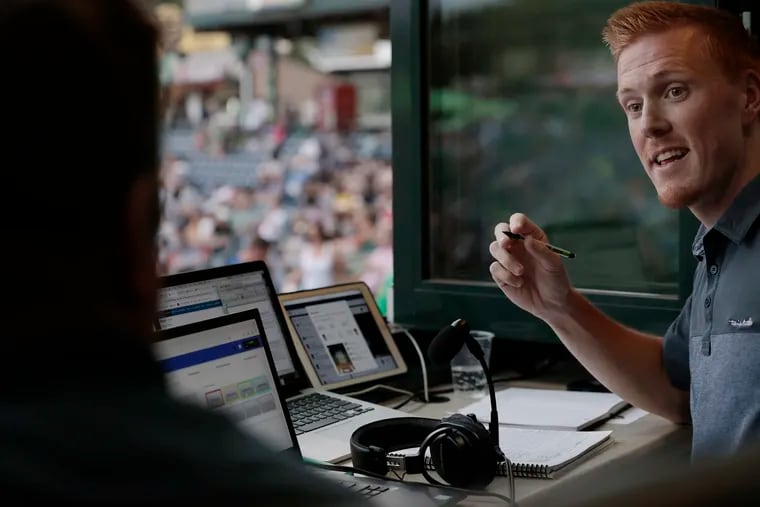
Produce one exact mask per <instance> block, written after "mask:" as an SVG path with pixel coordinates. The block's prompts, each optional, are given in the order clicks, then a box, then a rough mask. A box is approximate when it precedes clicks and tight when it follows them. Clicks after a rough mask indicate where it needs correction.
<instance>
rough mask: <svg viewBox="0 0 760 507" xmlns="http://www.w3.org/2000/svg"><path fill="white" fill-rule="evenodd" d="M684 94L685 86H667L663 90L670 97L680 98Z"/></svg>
mask: <svg viewBox="0 0 760 507" xmlns="http://www.w3.org/2000/svg"><path fill="white" fill-rule="evenodd" d="M685 94H686V88H684V87H683V86H673V87H672V88H668V91H667V92H665V96H666V97H669V98H671V99H678V98H681V97H683V96H684V95H685Z"/></svg>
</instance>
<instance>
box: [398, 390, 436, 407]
mask: <svg viewBox="0 0 760 507" xmlns="http://www.w3.org/2000/svg"><path fill="white" fill-rule="evenodd" d="M430 394H433V393H430ZM423 396H424V393H413V394H411V395H410V396H407V397H406V399H405V400H404V401H402V402H400V403H397V404H396V405H393V406H392V407H391V408H394V409H399V408H401V407H403V406H404V405H406V404H407V403H409V402H411V401H412V400H414V399H415V398H417V399H419V400H420V401H422V403H425V398H424V397H423Z"/></svg>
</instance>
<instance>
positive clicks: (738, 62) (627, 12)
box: [602, 1, 760, 77]
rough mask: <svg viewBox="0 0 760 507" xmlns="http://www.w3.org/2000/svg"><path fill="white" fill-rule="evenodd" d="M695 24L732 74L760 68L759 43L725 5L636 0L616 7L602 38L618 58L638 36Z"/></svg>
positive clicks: (710, 52) (711, 53) (709, 48)
mask: <svg viewBox="0 0 760 507" xmlns="http://www.w3.org/2000/svg"><path fill="white" fill-rule="evenodd" d="M685 26H692V27H696V28H697V29H699V30H701V31H702V32H703V33H704V35H705V38H704V44H705V51H706V52H707V55H708V56H710V57H711V58H713V59H714V60H715V61H716V62H717V63H718V64H720V65H721V66H722V67H723V68H724V70H725V71H726V73H727V74H728V75H729V76H732V77H733V76H737V75H738V74H739V73H740V72H741V71H742V70H746V69H755V70H760V49H759V48H758V43H757V41H756V40H755V39H754V37H752V35H750V33H749V32H748V31H747V30H746V29H745V28H744V25H743V24H742V20H741V18H740V17H739V16H737V15H736V14H733V13H731V12H729V11H726V10H724V9H718V8H715V7H707V6H703V5H689V4H683V3H678V2H656V1H643V2H636V3H633V4H631V5H629V6H627V7H623V8H621V9H618V10H617V11H615V12H614V13H613V14H612V16H610V18H609V19H608V20H607V24H606V26H605V27H604V29H603V30H602V39H603V40H604V42H605V44H607V46H608V47H609V48H610V52H611V53H612V56H613V58H614V59H615V61H616V62H617V60H618V58H619V57H620V53H621V52H622V51H623V50H624V49H625V48H627V47H628V46H630V45H631V44H633V43H634V42H635V41H636V40H637V39H638V38H639V37H641V36H644V35H649V34H654V33H659V32H665V31H667V30H671V29H673V28H681V27H685Z"/></svg>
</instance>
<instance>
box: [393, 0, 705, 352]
mask: <svg viewBox="0 0 760 507" xmlns="http://www.w3.org/2000/svg"><path fill="white" fill-rule="evenodd" d="M429 3H430V0H391V8H390V26H391V44H392V61H393V64H392V66H391V103H392V104H391V105H392V118H393V133H392V136H393V214H394V221H393V222H394V233H393V245H394V246H393V254H394V255H393V257H394V286H393V298H394V320H395V322H397V323H399V324H402V325H405V326H409V327H411V328H416V329H424V330H436V329H439V328H440V327H442V326H445V325H447V324H449V323H450V322H452V321H453V320H454V319H457V318H464V319H466V320H468V321H469V322H470V324H471V326H473V327H475V328H480V329H488V330H491V331H493V332H494V333H495V334H496V336H497V337H500V338H509V339H516V340H526V341H539V342H556V341H557V338H556V336H555V335H554V333H553V332H552V331H551V329H550V328H549V327H548V326H547V325H546V324H545V323H543V322H542V321H540V320H539V319H537V318H535V317H533V316H532V315H530V314H528V313H527V312H525V311H523V310H521V309H520V308H518V307H517V306H515V305H514V304H512V303H511V302H510V301H509V300H508V299H507V298H506V297H505V296H504V295H503V294H502V292H501V290H499V288H498V287H497V286H496V284H495V283H493V282H480V281H478V282H475V281H473V282H467V281H461V280H446V279H433V278H431V277H430V274H429V270H428V269H427V267H426V264H427V263H426V259H425V258H424V254H425V252H427V251H428V250H429V247H430V245H429V241H428V239H427V238H429V233H430V230H429V224H428V222H427V220H426V217H427V210H429V209H430V206H429V204H430V199H431V195H430V191H429V188H430V184H429V183H430V182H429V172H430V170H431V166H430V160H429V149H430V137H429V124H428V121H427V119H428V118H429V115H428V112H429V110H428V104H429V93H430V87H429V86H428V82H429V81H428V79H429V69H428V64H429V58H428V40H429V39H428V37H429V29H430V21H429V20H430V17H429V10H428V5H429ZM600 44H601V41H600ZM698 225H699V223H698V221H697V220H696V218H695V217H694V216H693V215H692V214H691V213H690V212H689V211H688V210H681V211H679V217H678V245H679V246H678V256H679V259H678V260H679V272H678V280H677V287H678V289H677V290H678V293H677V295H676V296H655V295H642V294H633V293H615V292H611V291H595V290H594V291H590V290H581V292H582V293H584V295H586V297H588V299H589V300H591V301H592V302H593V303H594V304H596V305H597V306H598V307H599V308H600V309H601V310H602V311H604V312H605V313H606V314H608V315H609V316H611V317H613V318H615V319H617V320H618V321H620V322H621V323H623V324H626V325H629V326H631V327H634V328H636V329H639V330H641V331H645V332H651V333H656V334H662V333H663V332H664V331H665V330H666V329H667V327H668V326H669V325H670V323H671V322H672V321H673V319H675V317H676V316H677V315H678V313H679V312H680V310H681V307H682V306H683V304H684V302H685V300H686V298H687V297H688V295H689V294H690V292H691V288H692V280H693V273H694V268H695V266H696V260H695V259H694V257H693V256H692V255H691V244H692V241H693V238H694V235H695V234H696V231H697V228H698ZM483 248H487V245H483ZM483 269H484V270H487V269H488V267H487V266H484V267H483Z"/></svg>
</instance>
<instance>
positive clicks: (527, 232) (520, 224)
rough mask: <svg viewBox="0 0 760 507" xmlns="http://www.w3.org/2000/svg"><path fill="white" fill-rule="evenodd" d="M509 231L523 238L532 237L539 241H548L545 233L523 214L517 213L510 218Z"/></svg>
mask: <svg viewBox="0 0 760 507" xmlns="http://www.w3.org/2000/svg"><path fill="white" fill-rule="evenodd" d="M509 230H510V231H512V232H516V233H517V234H522V235H523V236H532V237H534V238H536V239H538V240H539V241H546V234H545V233H544V231H543V230H541V228H540V227H539V226H537V225H536V224H535V223H533V221H532V220H531V219H530V218H528V217H527V216H526V215H524V214H523V213H515V214H513V215H512V216H511V217H509Z"/></svg>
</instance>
